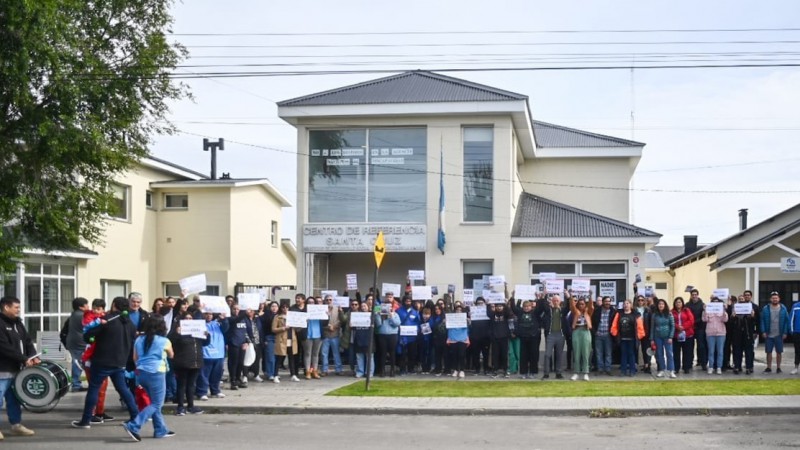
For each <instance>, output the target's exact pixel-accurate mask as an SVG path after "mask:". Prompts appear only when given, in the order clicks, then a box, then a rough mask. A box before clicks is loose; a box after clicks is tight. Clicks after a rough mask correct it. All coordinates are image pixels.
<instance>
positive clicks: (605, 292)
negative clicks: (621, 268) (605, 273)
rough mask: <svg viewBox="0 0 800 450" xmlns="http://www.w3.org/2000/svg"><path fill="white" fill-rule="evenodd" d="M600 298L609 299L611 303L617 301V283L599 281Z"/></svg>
mask: <svg viewBox="0 0 800 450" xmlns="http://www.w3.org/2000/svg"><path fill="white" fill-rule="evenodd" d="M600 296H601V297H611V301H612V302H613V301H614V300H616V299H617V282H616V281H601V282H600Z"/></svg>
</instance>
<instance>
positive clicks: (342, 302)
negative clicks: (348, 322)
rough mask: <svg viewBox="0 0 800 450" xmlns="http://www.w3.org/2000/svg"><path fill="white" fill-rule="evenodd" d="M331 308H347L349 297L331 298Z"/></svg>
mask: <svg viewBox="0 0 800 450" xmlns="http://www.w3.org/2000/svg"><path fill="white" fill-rule="evenodd" d="M332 304H333V306H336V307H339V308H349V307H350V297H333V303H332Z"/></svg>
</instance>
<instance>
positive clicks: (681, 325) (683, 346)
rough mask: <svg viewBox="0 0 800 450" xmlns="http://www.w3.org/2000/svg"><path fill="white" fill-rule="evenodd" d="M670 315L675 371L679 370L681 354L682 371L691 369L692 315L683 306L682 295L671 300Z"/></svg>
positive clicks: (692, 349)
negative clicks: (672, 324)
mask: <svg viewBox="0 0 800 450" xmlns="http://www.w3.org/2000/svg"><path fill="white" fill-rule="evenodd" d="M672 317H673V318H674V319H675V336H674V338H673V342H674V343H675V350H674V352H673V358H674V361H675V373H679V372H680V371H681V355H683V373H689V371H691V370H692V359H694V315H693V314H692V311H691V310H690V309H689V308H684V303H683V297H676V298H675V300H674V301H673V302H672Z"/></svg>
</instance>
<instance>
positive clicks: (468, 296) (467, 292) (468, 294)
mask: <svg viewBox="0 0 800 450" xmlns="http://www.w3.org/2000/svg"><path fill="white" fill-rule="evenodd" d="M462 292H463V293H462V300H464V305H467V306H470V305H474V304H475V291H473V290H472V289H464V290H463V291H462Z"/></svg>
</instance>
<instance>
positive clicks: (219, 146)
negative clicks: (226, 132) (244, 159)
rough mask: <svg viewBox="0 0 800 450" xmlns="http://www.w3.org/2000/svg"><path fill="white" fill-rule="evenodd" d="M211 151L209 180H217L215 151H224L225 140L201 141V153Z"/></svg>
mask: <svg viewBox="0 0 800 450" xmlns="http://www.w3.org/2000/svg"><path fill="white" fill-rule="evenodd" d="M209 150H211V179H212V180H216V179H217V150H225V139H222V138H219V140H218V141H217V142H209V140H208V139H203V151H204V152H207V151H209Z"/></svg>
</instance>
